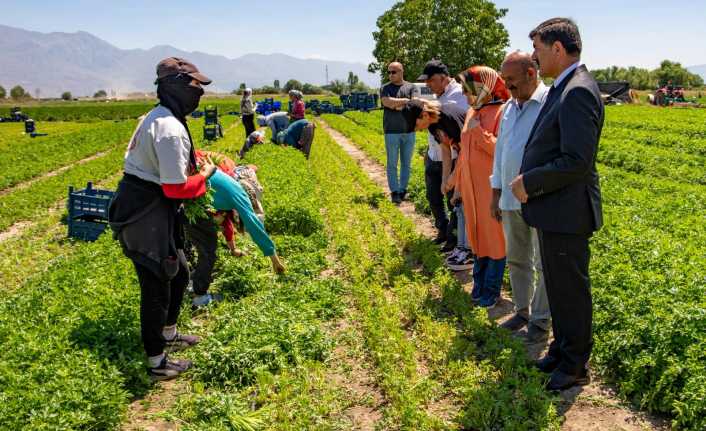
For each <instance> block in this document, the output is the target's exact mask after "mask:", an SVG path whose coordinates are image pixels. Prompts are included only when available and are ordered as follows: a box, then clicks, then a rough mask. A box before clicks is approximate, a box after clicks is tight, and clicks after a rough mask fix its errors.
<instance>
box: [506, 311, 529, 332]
mask: <svg viewBox="0 0 706 431" xmlns="http://www.w3.org/2000/svg"><path fill="white" fill-rule="evenodd" d="M526 325H527V318H526V317H525V316H522V315H520V314H517V313H515V315H514V316H512V317H511V318H510V319H508V320H506V321H505V322H504V323H503V324H501V325H500V327H501V328H504V329H507V330H508V331H517V330H519V329H522V328H524V327H525V326H526Z"/></svg>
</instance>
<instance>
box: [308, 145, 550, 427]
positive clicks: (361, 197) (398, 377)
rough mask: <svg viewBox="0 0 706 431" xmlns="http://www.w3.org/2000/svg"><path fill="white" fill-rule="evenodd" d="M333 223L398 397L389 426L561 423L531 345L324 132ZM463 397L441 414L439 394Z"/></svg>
mask: <svg viewBox="0 0 706 431" xmlns="http://www.w3.org/2000/svg"><path fill="white" fill-rule="evenodd" d="M317 145H318V146H319V147H318V151H317V153H316V154H315V157H313V163H314V164H315V165H316V166H317V168H316V169H314V172H315V173H316V176H317V183H318V187H319V188H320V190H321V192H320V194H319V195H320V196H321V199H322V200H323V201H324V207H325V208H326V212H325V218H326V225H327V227H328V228H329V229H330V230H331V232H332V241H333V242H334V245H335V246H336V249H337V250H338V256H339V259H341V261H342V262H343V264H344V267H345V270H346V273H347V276H348V279H349V280H350V282H351V284H352V286H351V289H352V294H353V297H354V300H355V304H356V306H357V308H358V309H359V311H360V316H361V319H362V321H361V326H362V328H363V333H364V337H365V338H364V341H365V344H366V346H367V347H368V349H369V350H370V356H371V357H372V359H373V361H374V364H375V365H376V370H375V372H376V374H377V379H378V384H379V386H380V387H381V388H382V389H383V391H384V392H385V394H386V397H387V398H388V399H389V400H390V405H389V406H388V407H387V408H386V409H385V411H384V417H383V419H382V422H381V423H379V424H378V426H379V427H380V428H382V429H390V428H401V429H416V430H426V429H456V428H458V427H459V426H460V427H462V428H464V429H483V430H487V429H507V430H511V429H516V430H519V429H556V428H558V418H557V415H556V411H555V409H554V406H553V404H552V398H551V397H550V396H549V394H547V393H546V392H544V390H543V389H542V377H540V376H539V375H538V373H537V372H536V371H535V370H533V369H532V367H531V366H530V364H529V361H528V360H527V359H526V357H525V354H524V350H523V349H522V347H521V346H520V344H519V343H518V342H517V340H513V339H512V337H510V336H509V334H507V333H504V332H502V331H500V330H498V329H496V328H494V327H492V326H491V325H490V323H489V321H488V318H487V315H486V313H484V312H482V311H479V310H478V309H474V308H473V307H472V305H471V303H470V299H469V297H468V295H467V294H466V293H465V292H464V291H463V289H462V287H461V286H460V285H459V284H458V283H457V282H456V281H455V279H454V278H453V277H452V276H451V274H450V273H449V272H448V271H447V270H446V269H444V268H443V263H442V262H443V260H442V256H441V255H440V253H439V252H438V250H437V249H436V247H435V246H434V245H433V244H432V243H431V242H430V241H429V240H426V239H422V238H421V237H420V236H419V235H418V234H417V233H416V232H415V228H414V225H413V223H412V221H410V220H409V219H407V218H405V217H404V216H403V215H402V213H401V212H400V211H399V210H398V209H397V208H396V207H395V206H394V205H393V204H391V203H390V202H389V201H387V200H386V199H385V198H384V197H383V195H382V193H381V190H380V188H379V187H378V186H377V185H375V184H374V183H372V181H371V180H370V179H368V178H367V176H366V175H365V174H364V173H363V172H362V171H361V170H360V168H359V167H358V166H357V165H356V164H355V162H354V161H352V159H350V158H349V157H348V156H347V155H346V154H345V153H344V152H343V151H342V150H341V149H340V148H339V147H338V146H337V145H336V144H335V143H334V142H333V140H332V139H331V138H330V137H328V136H317ZM436 401H438V402H441V403H449V405H452V406H454V407H453V408H452V412H453V413H451V414H449V415H447V416H446V417H440V416H438V413H437V412H436V411H434V409H433V407H432V405H433V404H434V403H435V402H436Z"/></svg>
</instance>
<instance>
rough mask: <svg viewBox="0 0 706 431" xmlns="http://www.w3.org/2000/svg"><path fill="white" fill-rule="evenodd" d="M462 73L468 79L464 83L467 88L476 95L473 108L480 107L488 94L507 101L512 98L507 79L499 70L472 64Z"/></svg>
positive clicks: (493, 98)
mask: <svg viewBox="0 0 706 431" xmlns="http://www.w3.org/2000/svg"><path fill="white" fill-rule="evenodd" d="M461 75H462V76H463V78H464V80H465V81H466V82H465V84H464V86H465V87H466V89H467V90H470V92H471V93H472V94H474V95H475V96H476V103H475V104H474V106H473V109H480V108H481V107H482V106H483V100H484V99H485V97H486V96H487V95H488V94H490V95H491V96H492V100H502V101H505V100H508V99H509V98H510V92H509V91H508V89H507V88H506V87H505V81H503V79H502V78H501V77H500V75H498V72H496V71H495V70H493V69H492V68H490V67H488V66H471V67H470V68H468V69H467V70H465V71H463V72H461Z"/></svg>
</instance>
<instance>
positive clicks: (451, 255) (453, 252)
mask: <svg viewBox="0 0 706 431" xmlns="http://www.w3.org/2000/svg"><path fill="white" fill-rule="evenodd" d="M461 251H462V249H460V248H458V247H455V248H454V249H453V250H451V253H449V255H448V256H446V263H447V264H448V263H449V262H450V261H451V260H452V259H455V258H456V256H458V254H459V253H460V252H461Z"/></svg>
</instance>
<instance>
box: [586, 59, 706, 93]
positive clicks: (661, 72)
mask: <svg viewBox="0 0 706 431" xmlns="http://www.w3.org/2000/svg"><path fill="white" fill-rule="evenodd" d="M591 73H593V77H594V78H596V80H597V81H627V82H629V83H630V87H631V88H634V89H636V90H653V89H655V88H657V87H658V86H663V85H666V84H667V82H668V81H672V84H673V85H675V86H683V87H687V88H694V87H701V86H703V85H704V80H703V78H701V76H699V75H697V74H695V73H691V72H689V71H688V70H687V69H686V68H685V67H683V66H682V65H681V64H679V63H676V62H673V61H670V60H664V61H662V63H660V66H659V68H657V69H654V70H648V69H642V68H639V67H634V66H631V67H627V68H625V67H618V66H611V67H608V68H605V69H596V70H593V71H591Z"/></svg>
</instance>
